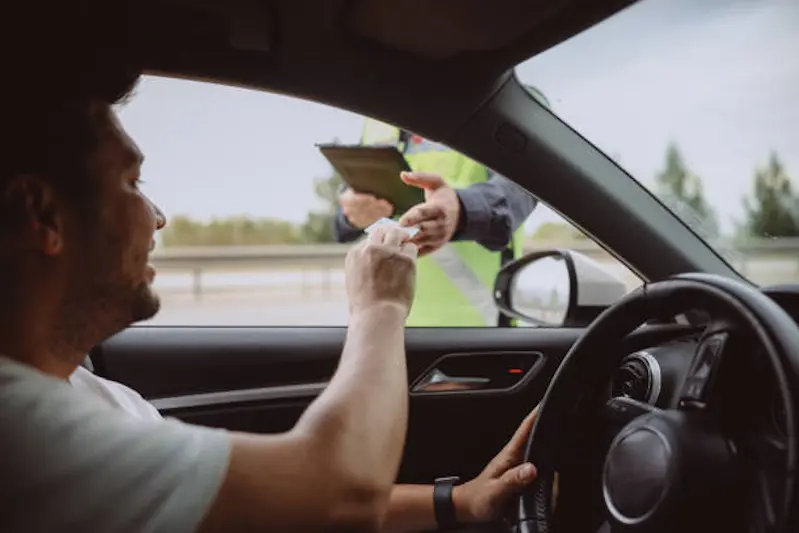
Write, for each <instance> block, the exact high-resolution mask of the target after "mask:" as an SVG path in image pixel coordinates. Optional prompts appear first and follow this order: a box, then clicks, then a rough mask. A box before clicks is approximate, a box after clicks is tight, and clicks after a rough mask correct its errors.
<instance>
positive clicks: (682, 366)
mask: <svg viewBox="0 0 799 533" xmlns="http://www.w3.org/2000/svg"><path fill="white" fill-rule="evenodd" d="M632 3H634V2H632V1H631V0H569V1H564V2H560V3H558V2H544V1H539V0H532V1H530V0H528V1H522V0H493V1H492V2H476V1H471V2H463V1H460V2H457V1H438V2H423V1H420V0H403V1H397V0H379V1H378V0H346V1H345V0H329V1H326V2H312V1H308V0H235V1H233V0H226V1H224V2H223V1H221V0H150V1H148V2H137V3H135V8H134V9H133V10H132V11H131V14H130V17H129V19H128V22H129V23H130V24H135V25H136V27H137V31H141V32H144V33H146V34H147V35H148V36H149V38H148V40H147V47H148V49H147V61H148V64H147V72H149V73H153V74H158V75H162V76H172V77H179V78H187V79H193V80H199V81H208V82H213V83H220V84H226V85H234V86H240V87H247V88H251V89H255V90H262V91H269V92H275V93H280V94H287V95H291V96H294V97H297V98H301V99H307V100H312V101H316V102H320V103H324V104H327V105H331V106H335V107H338V108H343V109H347V110H351V111H354V112H357V113H361V114H364V115H368V116H372V117H376V118H379V119H380V120H383V121H386V122H389V123H393V124H399V125H402V126H403V127H405V128H407V129H409V130H411V131H415V132H418V133H419V134H420V135H423V136H425V137H428V138H430V139H435V140H437V141H439V142H442V143H445V144H447V145H449V146H451V147H453V148H455V149H457V150H459V151H461V152H462V153H464V154H467V155H468V156H470V157H473V158H474V159H476V160H478V161H480V162H483V163H485V164H487V165H490V166H491V168H493V169H495V170H496V171H497V172H500V173H502V174H503V175H504V176H507V177H509V178H511V179H513V180H515V181H517V182H518V183H519V184H521V185H522V186H524V187H525V188H526V189H527V190H529V191H530V192H532V193H533V194H534V195H535V196H536V197H537V198H539V199H540V200H541V201H542V202H544V203H545V204H546V205H548V206H550V207H551V208H552V209H553V210H555V211H557V212H558V213H559V214H561V215H563V217H564V218H566V219H567V220H569V221H570V222H572V223H573V224H574V225H575V226H576V227H578V228H580V229H581V230H582V231H584V232H585V233H586V234H588V235H590V236H591V238H593V239H594V240H595V241H596V242H598V243H599V244H600V245H601V246H602V247H603V248H604V249H605V250H607V251H608V252H609V253H611V254H612V255H613V256H615V257H616V258H618V259H619V260H620V261H621V262H623V263H624V264H625V265H626V266H627V267H629V268H630V269H631V270H632V271H633V272H635V273H636V274H637V275H638V276H640V277H641V279H642V280H644V281H645V283H644V284H643V286H642V287H640V288H639V289H636V290H634V291H632V292H630V293H629V294H626V295H621V297H619V296H620V295H619V294H618V293H617V292H614V291H615V290H616V289H614V288H613V287H612V284H611V285H607V284H603V283H602V280H601V279H600V278H601V276H600V278H598V277H597V276H594V275H589V274H588V273H587V270H586V269H588V268H589V266H586V265H583V266H580V265H581V264H582V262H583V259H582V258H581V257H580V254H577V253H576V252H575V253H570V252H568V251H562V250H553V251H550V252H547V253H544V254H533V255H531V256H527V257H524V258H522V259H520V260H517V261H516V262H514V263H512V264H510V265H508V266H507V267H505V269H504V270H503V271H502V272H501V273H500V275H499V277H498V278H497V284H496V287H495V299H496V302H497V305H498V306H499V307H500V309H502V310H503V311H504V312H505V313H507V314H510V315H513V316H517V317H525V313H524V310H523V309H521V307H520V306H519V305H515V303H514V294H513V291H514V279H515V277H516V276H518V275H519V274H520V273H521V272H523V271H524V270H525V269H527V268H535V265H537V264H539V262H540V261H544V260H547V259H549V260H551V259H552V258H553V257H555V258H558V259H562V260H563V261H562V262H563V264H564V265H566V268H568V275H569V280H570V296H569V305H568V307H569V308H568V312H567V316H566V318H565V319H564V320H563V321H562V322H561V323H560V324H558V325H557V326H547V325H544V324H541V326H540V327H527V328H513V327H509V328H480V329H477V328H418V329H417V328H409V329H408V330H407V333H406V343H407V362H408V383H409V391H408V394H409V397H410V418H409V427H408V433H407V441H406V442H407V443H406V448H405V453H404V457H403V461H402V466H401V470H400V474H399V479H398V481H399V482H406V483H430V482H432V481H433V479H434V478H436V477H441V476H445V475H459V476H461V477H462V478H469V477H471V476H475V475H477V474H478V473H479V472H480V471H481V469H482V468H483V466H484V465H485V463H486V462H487V461H488V460H489V459H490V458H491V457H493V455H494V454H495V453H496V452H497V451H498V450H499V449H500V448H501V447H502V446H503V445H504V443H505V442H506V441H507V439H508V438H509V437H510V436H511V435H512V434H513V431H514V430H515V428H516V427H517V425H518V423H519V422H520V421H521V420H522V419H523V418H524V416H525V415H526V414H527V413H528V412H529V411H530V410H531V409H532V408H534V407H535V406H536V405H538V404H539V403H541V411H540V415H539V419H538V421H537V422H536V425H535V427H534V430H533V434H532V436H531V439H530V442H529V444H528V449H527V456H528V458H529V459H530V460H532V461H533V462H534V463H535V464H536V465H537V467H538V470H539V479H538V481H536V483H535V484H534V486H533V487H532V488H531V489H530V490H529V491H527V492H526V493H525V494H524V495H523V496H522V498H521V499H520V501H519V504H518V508H515V509H514V510H513V512H512V515H513V516H512V520H511V521H510V524H502V525H497V526H492V527H494V528H495V529H494V530H496V531H505V530H507V527H511V528H513V530H515V531H523V532H536V533H546V532H548V531H550V530H552V531H569V532H571V531H574V532H577V531H586V532H588V531H597V530H599V529H600V528H601V527H608V526H609V527H610V528H611V529H612V530H613V531H642V532H661V531H662V532H666V531H689V532H694V531H696V532H709V531H716V530H723V531H741V532H743V531H757V532H771V531H785V532H787V531H797V530H799V498H797V494H796V490H795V471H796V470H795V469H796V460H797V452H799V440H797V422H798V421H799V419H797V417H796V415H797V412H799V411H798V410H799V326H798V325H797V323H799V286H792V285H782V286H774V287H757V286H755V285H753V284H752V283H751V282H750V281H748V280H746V279H745V278H743V277H741V275H740V274H738V272H736V270H734V269H733V268H732V267H730V266H729V265H728V264H727V262H725V260H724V259H722V258H721V257H720V256H719V255H717V253H716V252H715V251H714V250H713V249H712V248H711V247H710V246H708V245H707V244H706V243H705V242H704V241H703V240H702V239H700V238H699V237H697V235H696V234H695V233H694V232H693V231H692V230H691V229H690V228H689V227H688V226H687V225H685V224H684V223H683V222H682V221H680V219H678V218H677V217H676V216H674V215H673V214H672V213H671V212H670V211H669V210H668V209H667V208H666V207H665V206H664V205H663V204H662V203H661V202H660V201H658V200H657V199H656V198H655V197H654V196H653V195H652V194H650V193H649V192H648V191H647V190H646V189H645V188H643V187H641V186H640V185H639V184H638V183H637V182H636V181H635V180H633V179H631V178H630V177H629V176H628V175H627V174H626V173H625V171H624V170H622V169H621V168H620V167H619V166H618V165H617V164H616V163H614V161H612V160H611V159H610V158H609V157H607V156H606V155H605V154H604V153H602V152H601V151H600V150H599V149H598V148H596V147H595V146H594V145H592V144H591V143H590V139H585V138H583V137H582V136H581V135H580V134H578V133H577V132H576V131H574V130H573V129H571V128H570V127H569V126H568V125H567V124H565V123H564V122H562V121H561V120H560V119H559V118H558V117H557V116H556V115H554V114H553V113H552V112H551V111H549V110H548V109H546V108H545V107H543V106H541V105H540V104H539V103H537V102H536V101H535V100H534V99H533V98H532V97H531V96H530V95H529V93H528V92H527V91H526V90H525V89H524V88H523V86H522V84H521V83H520V82H519V80H518V79H517V78H516V77H515V76H514V73H513V67H514V65H516V64H518V63H519V62H520V61H522V60H524V59H526V58H529V57H532V56H534V55H536V54H538V53H541V52H543V51H545V50H547V49H549V48H550V47H552V46H554V45H556V44H558V43H559V42H562V41H564V40H566V39H569V38H570V37H572V36H574V35H575V34H578V33H579V32H581V31H583V30H584V29H586V28H588V27H590V26H592V25H594V24H596V23H598V22H599V21H601V20H603V19H605V18H607V17H610V16H613V15H614V14H616V13H617V12H619V11H620V10H622V9H624V8H626V7H627V6H629V5H630V4H632ZM420 80H424V83H419V81H420ZM587 198H590V199H591V200H590V201H586V199H587ZM609 212H613V213H614V216H607V213H609ZM598 279H599V281H598ZM596 294H599V295H600V296H596ZM592 295H594V296H592ZM528 318H529V317H528ZM344 336H345V328H343V327H263V328H260V327H189V326H186V327H166V326H148V325H146V324H145V325H139V326H136V327H132V328H130V329H128V330H126V331H124V332H121V333H119V334H118V335H116V336H114V337H112V338H110V339H108V340H107V341H105V342H103V343H102V344H101V345H98V346H97V347H96V348H95V349H94V350H93V351H92V353H91V354H90V365H91V367H92V369H93V371H94V372H95V373H96V374H98V375H100V376H103V377H106V378H108V379H112V380H115V381H119V382H121V383H124V384H126V385H128V386H130V387H132V388H133V389H135V390H136V391H138V392H140V393H141V394H142V396H143V397H144V398H146V399H148V400H149V401H151V402H152V403H153V404H154V405H155V406H156V407H157V408H158V409H159V411H161V413H162V414H164V415H165V416H169V417H176V418H179V419H181V420H184V421H187V422H190V423H195V424H201V425H206V426H212V427H221V428H228V429H232V430H243V431H250V432H258V433H274V432H281V431H286V430H288V429H290V428H291V427H292V426H293V424H294V423H295V422H296V420H297V419H298V417H299V416H300V414H301V413H302V412H303V410H304V409H305V408H306V406H307V405H308V404H309V403H310V402H311V401H312V400H313V399H314V398H315V397H316V396H317V395H318V394H319V392H320V391H321V390H323V389H324V387H325V385H326V383H327V381H328V380H329V379H330V377H331V375H332V373H333V372H334V370H335V368H336V364H337V361H338V358H339V355H340V353H341V349H342V345H343V342H344ZM555 472H558V473H559V480H560V481H559V497H558V503H557V508H556V510H555V511H554V513H553V511H552V507H551V500H552V485H553V474H554V473H555ZM603 524H604V526H603Z"/></svg>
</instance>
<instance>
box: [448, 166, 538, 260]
mask: <svg viewBox="0 0 799 533" xmlns="http://www.w3.org/2000/svg"><path fill="white" fill-rule="evenodd" d="M457 193H458V200H459V201H460V203H461V219H460V224H459V226H458V230H457V231H456V232H455V235H454V236H453V238H452V240H453V241H474V242H476V243H478V244H480V245H482V246H484V247H486V248H488V249H489V250H497V251H499V250H502V249H503V248H505V246H507V244H508V243H509V242H510V240H511V238H512V237H513V232H515V231H516V230H517V229H519V228H520V227H521V225H522V224H524V221H525V220H527V217H529V216H530V214H531V213H532V212H533V210H534V209H535V207H536V205H537V204H538V201H537V200H536V199H535V197H533V195H531V194H530V193H529V192H527V191H526V190H525V189H524V188H523V187H522V186H520V185H518V184H516V183H515V182H513V181H511V180H509V179H507V178H505V177H503V176H500V175H499V174H492V175H491V177H490V178H489V179H488V180H487V181H485V182H482V183H475V184H473V185H470V186H469V187H467V188H465V189H458V190H457Z"/></svg>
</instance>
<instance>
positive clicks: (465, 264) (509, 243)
mask: <svg viewBox="0 0 799 533" xmlns="http://www.w3.org/2000/svg"><path fill="white" fill-rule="evenodd" d="M527 89H528V91H529V92H530V93H531V94H532V95H533V97H535V98H536V99H537V100H538V101H539V102H541V103H542V104H543V105H547V106H548V105H549V104H548V102H547V100H546V98H545V97H544V96H543V95H542V94H541V93H540V92H539V91H538V90H537V89H535V88H533V87H527ZM361 143H362V144H365V145H373V146H374V145H378V146H380V145H394V146H397V147H398V149H399V150H400V151H402V152H403V153H404V155H405V158H406V160H407V161H408V163H409V165H410V167H411V169H412V172H409V173H403V174H402V176H401V179H402V180H403V181H404V182H405V183H406V184H408V185H411V186H414V187H419V188H422V189H424V191H425V202H423V203H421V204H419V205H416V206H414V207H413V208H411V209H410V210H408V211H407V212H406V213H405V214H404V215H402V217H401V218H400V219H399V221H400V223H401V224H403V225H407V226H418V227H419V229H420V231H419V233H418V234H417V235H416V237H415V241H416V244H417V245H418V246H419V256H420V259H419V262H418V265H417V289H416V299H415V301H414V304H413V308H412V310H411V315H410V316H409V317H408V322H407V324H408V325H409V326H465V327H469V326H471V327H480V326H497V325H508V322H507V321H506V319H504V318H500V315H499V313H498V311H497V309H496V306H495V304H494V300H493V296H492V288H493V286H494V278H495V277H496V275H497V272H498V271H499V269H500V268H501V266H502V265H503V264H504V263H505V262H507V261H510V260H512V259H514V258H517V257H520V256H521V254H522V251H523V237H524V234H523V232H524V229H523V227H522V226H523V224H524V221H525V220H526V219H527V218H528V217H529V216H530V213H532V211H533V209H535V206H536V204H537V201H536V200H535V198H533V197H532V196H531V195H530V194H529V193H528V192H527V191H526V190H524V189H523V188H522V187H520V186H519V185H517V184H516V183H514V182H512V181H510V180H508V179H507V178H504V177H502V176H500V175H498V174H496V173H494V172H492V171H491V170H490V169H488V168H486V167H485V166H483V165H481V164H480V163H477V162H476V161H474V160H472V159H469V158H467V157H466V156H464V155H462V154H460V153H458V152H456V151H454V150H451V149H449V148H447V147H445V146H443V145H440V144H438V143H434V142H432V141H429V140H427V139H424V138H421V137H420V136H418V135H415V134H411V133H409V132H405V131H402V130H400V129H398V128H395V127H393V126H390V125H388V124H385V123H382V122H379V121H377V120H373V119H367V120H366V122H365V124H364V130H363V134H362V137H361ZM393 211H394V210H393V206H392V205H391V204H390V203H389V202H387V201H386V200H383V199H380V198H376V197H374V196H372V195H370V194H364V193H358V192H355V191H353V190H351V189H345V190H344V191H343V192H342V193H341V195H340V197H339V209H338V212H337V215H336V219H335V223H334V234H335V238H336V240H337V241H338V242H351V241H354V240H355V239H357V238H358V237H360V236H361V234H362V233H363V229H364V228H366V227H368V226H370V225H371V224H372V223H374V222H375V221H376V220H378V219H380V218H382V217H392V216H394V212H393Z"/></svg>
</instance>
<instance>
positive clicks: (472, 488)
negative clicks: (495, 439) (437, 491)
mask: <svg viewBox="0 0 799 533" xmlns="http://www.w3.org/2000/svg"><path fill="white" fill-rule="evenodd" d="M537 413H538V408H536V409H534V410H533V412H532V413H530V414H529V415H528V416H527V418H525V419H524V421H523V422H522V423H521V425H520V426H519V428H518V429H517V430H516V433H515V434H514V435H513V437H511V439H510V441H509V442H508V443H507V444H506V445H505V447H504V448H503V449H502V451H500V452H499V453H498V454H497V455H496V457H494V459H493V460H492V461H491V462H490V463H488V466H486V467H485V469H484V470H483V471H482V473H480V475H479V476H477V477H476V478H474V479H473V480H471V481H469V482H467V483H464V484H463V485H459V486H456V487H455V488H454V489H453V492H452V500H453V503H454V504H455V513H456V518H457V520H458V522H460V523H462V524H474V523H485V522H491V521H494V520H497V519H498V518H501V517H502V516H504V515H505V514H506V512H508V511H509V508H510V507H512V504H513V503H514V501H515V497H517V496H518V495H519V493H520V492H521V491H522V489H524V488H525V487H526V486H528V485H529V484H530V483H532V482H533V480H535V476H536V470H535V467H534V466H533V465H532V464H530V463H524V464H522V461H523V459H524V448H525V445H526V443H527V438H528V437H529V435H530V430H531V429H532V428H533V423H534V422H535V416H536V414H537Z"/></svg>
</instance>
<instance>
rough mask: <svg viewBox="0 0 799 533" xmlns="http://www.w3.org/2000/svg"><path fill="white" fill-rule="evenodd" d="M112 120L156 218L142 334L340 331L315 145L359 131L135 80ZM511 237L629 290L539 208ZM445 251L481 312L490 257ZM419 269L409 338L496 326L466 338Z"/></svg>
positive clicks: (451, 290)
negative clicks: (583, 260)
mask: <svg viewBox="0 0 799 533" xmlns="http://www.w3.org/2000/svg"><path fill="white" fill-rule="evenodd" d="M119 114H120V118H121V121H122V123H123V125H124V126H125V128H126V129H127V130H128V132H129V133H130V134H131V136H132V137H133V138H134V140H135V141H136V142H137V143H138V144H139V146H140V147H141V149H142V151H143V152H144V153H145V155H146V162H145V164H144V167H143V170H142V177H143V180H144V184H143V185H142V188H143V190H144V192H145V193H146V194H147V195H148V196H150V197H151V198H152V199H153V201H154V202H156V203H157V204H158V205H159V207H161V209H162V210H163V211H164V212H165V213H166V215H167V218H168V224H167V226H166V228H165V229H163V230H162V231H161V232H159V233H158V235H157V245H156V250H155V252H154V254H153V263H154V265H155V266H156V268H157V275H156V278H155V287H156V289H157V291H158V293H159V295H160V297H161V301H162V306H161V312H160V313H159V314H158V315H157V316H156V317H154V318H153V319H151V320H149V321H148V322H145V323H144V324H145V325H153V324H158V325H172V326H175V325H192V326H198V325H199V326H202V325H217V326H230V325H241V326H246V325H251V326H343V325H346V323H347V302H346V292H345V287H344V275H343V264H344V257H345V254H346V251H347V249H348V246H349V244H347V243H340V242H336V239H335V235H334V231H333V223H334V218H335V217H336V216H337V207H338V202H339V195H340V193H341V190H342V187H343V185H342V181H341V179H340V177H339V176H338V175H336V173H335V172H334V171H333V170H332V167H331V166H330V164H329V163H328V162H327V160H326V159H325V158H324V156H322V155H321V153H320V152H319V150H318V148H317V147H316V145H317V144H318V143H329V142H338V143H342V144H356V143H358V142H359V141H360V139H361V135H362V132H363V128H364V118H363V117H361V116H359V115H356V114H353V113H350V112H347V111H343V110H340V109H336V108H332V107H328V106H324V105H321V104H317V103H313V102H308V101H304V100H299V99H295V98H290V97H286V96H281V95H275V94H269V93H264V92H258V91H251V90H245V89H239V88H233V87H227V86H220V85H215V84H210V83H202V82H193V81H186V80H178V79H171V78H161V77H149V76H148V77H145V78H144V79H143V80H142V83H141V85H140V86H139V88H138V90H137V93H136V95H135V97H134V98H133V99H132V100H131V101H130V102H129V103H128V104H126V105H125V106H123V107H121V108H120V110H119ZM407 142H408V143H410V144H409V146H411V147H410V148H408V149H407V150H406V155H407V157H408V158H409V160H413V159H411V158H412V157H415V156H420V157H421V156H423V157H428V156H431V155H433V156H436V154H441V153H445V152H447V150H448V149H446V147H442V146H440V145H435V143H432V144H427V143H428V141H426V140H420V139H418V138H416V137H414V136H411V137H410V138H408V139H407ZM414 161H415V160H414ZM442 168H446V166H445V167H442ZM481 168H482V167H481ZM445 178H448V179H449V178H451V176H445ZM467 181H468V180H467ZM478 181H479V180H478ZM465 184H466V182H464V181H461V182H459V183H454V185H455V186H456V187H461V186H465ZM519 233H520V234H519V239H518V242H519V244H520V245H523V246H525V247H526V248H527V249H530V248H536V247H539V248H540V247H541V246H558V247H561V246H572V245H573V246H575V247H576V249H579V250H582V251H585V253H587V254H589V255H592V256H593V257H599V258H600V260H601V261H603V262H604V263H605V264H608V265H610V268H612V269H615V270H616V271H619V272H621V274H620V275H623V276H627V279H628V280H630V282H631V284H632V285H634V284H635V283H636V281H637V279H636V278H635V277H634V276H632V275H631V274H629V271H626V269H624V268H623V267H621V266H620V264H619V263H618V262H617V261H615V260H613V259H611V258H610V257H609V256H607V254H605V253H604V252H602V251H601V250H600V249H599V248H598V247H597V246H596V245H594V244H593V243H592V242H591V241H590V240H588V239H585V238H581V237H580V236H579V235H577V233H576V232H575V231H573V230H571V229H570V226H568V225H567V224H565V223H564V222H562V220H561V219H560V218H559V217H557V216H556V215H554V214H553V213H552V212H551V211H549V210H548V209H547V208H546V207H544V206H539V207H538V208H537V209H536V210H535V212H534V213H533V215H532V216H531V217H529V218H528V219H527V220H526V222H525V223H524V224H523V226H522V229H521V230H520V232H519ZM522 234H523V235H522ZM356 237H357V231H356ZM350 240H351V239H350ZM467 244H468V243H467ZM472 244H473V243H472ZM459 246H460V247H459V248H457V251H458V253H459V254H461V259H463V256H464V255H465V256H466V260H465V263H466V266H467V267H469V268H471V269H472V271H474V273H475V275H472V277H476V278H478V280H479V281H480V282H481V283H482V287H483V290H485V293H486V295H487V297H488V298H489V302H492V300H491V289H492V287H493V276H494V275H495V273H496V270H497V269H498V268H499V267H498V265H499V255H500V254H499V252H492V253H493V255H492V256H491V257H493V258H494V259H493V260H495V261H496V266H494V267H491V268H493V269H494V270H493V271H490V268H489V269H488V270H486V268H484V265H485V261H486V259H485V257H486V256H484V255H481V254H482V253H483V252H481V251H479V250H478V251H475V250H474V248H468V246H467V247H463V246H462V245H461V244H459ZM474 246H475V247H477V248H479V246H477V245H474ZM463 250H467V251H466V252H463ZM475 257H477V259H474V258H475ZM436 265H438V263H436ZM422 268H426V269H428V270H426V271H425V274H424V276H425V279H426V280H427V281H425V282H424V283H421V284H420V290H419V295H418V296H417V302H416V304H415V305H414V312H415V313H419V315H418V316H415V315H412V317H413V316H415V322H410V324H411V325H412V326H425V325H432V326H467V327H470V326H478V325H483V326H495V325H496V323H495V322H490V321H488V320H486V321H485V322H484V323H482V324H477V323H476V322H475V321H476V320H477V319H476V318H475V317H476V316H484V315H482V314H478V312H477V311H475V307H474V306H471V307H470V305H471V304H472V303H473V302H472V301H471V300H469V298H466V297H464V296H463V295H462V294H461V293H459V292H457V290H458V288H457V287H455V286H454V285H455V283H454V282H451V280H450V278H446V277H444V278H442V277H441V275H440V274H441V273H440V272H438V271H437V270H435V268H437V267H436V266H432V267H431V266H430V265H429V264H428V265H426V266H424V267H423V266H422V264H421V262H420V270H421V269H422ZM622 271H623V272H622ZM448 272H449V271H448ZM467 274H469V272H468V271H467ZM630 276H632V277H630ZM420 277H421V273H420ZM466 277H468V276H466ZM422 296H424V301H423V302H422V304H421V305H419V303H420V301H421V300H419V298H422ZM493 312H494V313H496V309H495V308H494V309H493Z"/></svg>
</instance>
